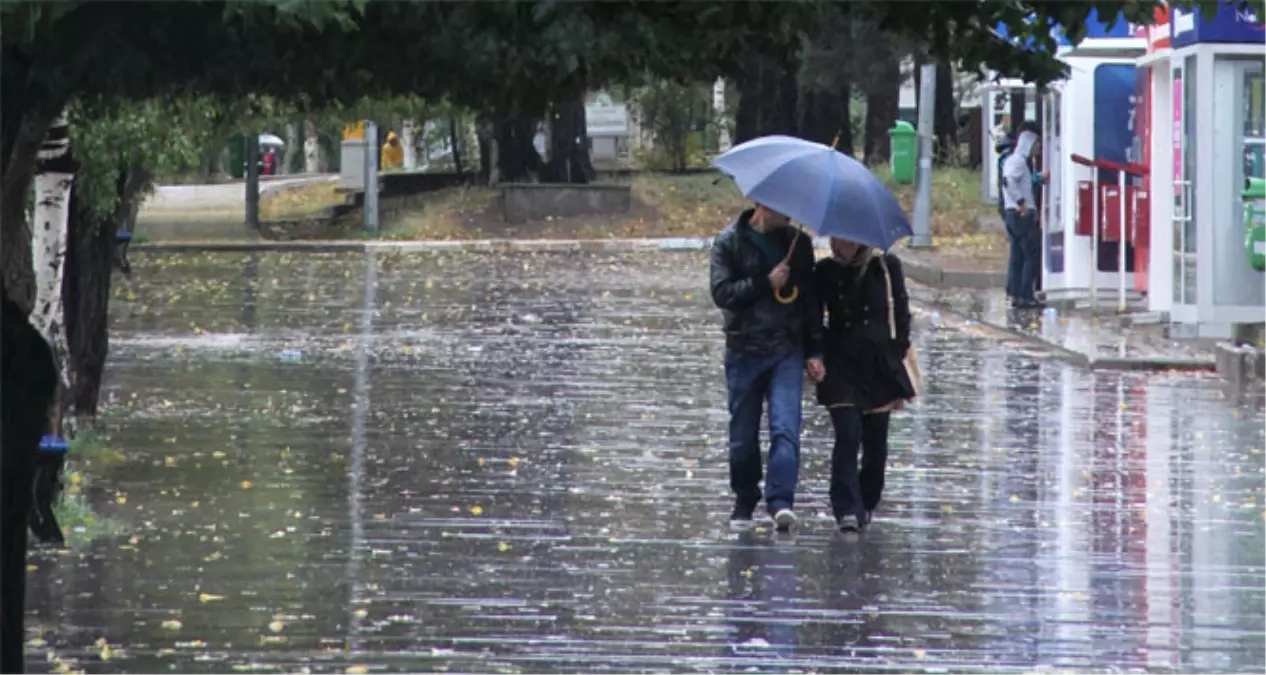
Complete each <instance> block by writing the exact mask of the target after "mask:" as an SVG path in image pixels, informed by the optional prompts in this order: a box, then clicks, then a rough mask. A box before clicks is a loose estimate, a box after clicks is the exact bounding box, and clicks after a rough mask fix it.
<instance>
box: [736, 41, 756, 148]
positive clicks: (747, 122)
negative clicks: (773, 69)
mask: <svg viewBox="0 0 1266 675" xmlns="http://www.w3.org/2000/svg"><path fill="white" fill-rule="evenodd" d="M734 84H735V88H737V89H738V92H739V102H738V109H737V110H735V111H734V143H735V144H736V145H737V144H740V143H746V142H747V141H750V140H752V139H753V138H756V137H758V136H760V107H761V104H760V101H761V67H760V58H759V57H758V56H756V55H755V54H750V53H749V54H748V55H747V56H745V57H744V58H743V64H742V68H741V72H740V73H739V76H738V77H737V78H736V79H735V81H734Z"/></svg>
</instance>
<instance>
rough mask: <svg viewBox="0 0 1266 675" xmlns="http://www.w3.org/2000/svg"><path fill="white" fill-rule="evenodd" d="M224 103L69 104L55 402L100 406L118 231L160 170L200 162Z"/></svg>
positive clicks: (129, 226)
mask: <svg viewBox="0 0 1266 675" xmlns="http://www.w3.org/2000/svg"><path fill="white" fill-rule="evenodd" d="M225 107H226V106H224V105H221V104H219V102H217V101H215V100H213V99H210V98H208V97H178V98H161V99H158V98H156V99H149V100H144V101H138V102H130V103H129V104H127V105H108V104H106V105H100V106H93V105H91V104H89V103H88V102H83V101H81V102H79V103H77V104H75V105H72V107H71V109H70V113H71V114H70V122H71V124H70V129H71V139H72V142H73V147H74V148H75V149H76V158H77V159H76V167H75V180H74V184H73V187H72V188H71V191H70V201H69V204H70V208H69V213H68V215H69V218H68V226H67V236H66V240H67V246H66V251H65V256H66V265H65V270H66V273H65V275H64V279H63V284H62V287H61V297H62V303H63V306H64V310H65V314H64V322H65V326H66V334H67V336H68V343H69V354H68V357H67V361H68V371H69V376H68V384H69V389H68V391H67V395H66V396H65V397H64V398H63V399H62V400H61V401H60V402H59V404H60V405H61V406H62V407H63V408H64V409H66V410H67V411H71V412H73V414H74V415H75V416H76V417H81V418H82V417H93V416H95V415H96V413H97V403H98V396H99V393H100V389H101V377H102V374H103V373H104V370H105V363H106V354H107V351H108V340H107V333H106V329H107V325H108V320H109V298H110V289H111V277H112V271H113V269H114V267H115V262H116V256H115V251H116V248H115V239H116V235H117V234H118V233H119V232H120V231H123V232H131V231H132V230H133V229H134V226H135V222H136V215H137V211H138V210H139V208H140V206H141V202H142V201H143V200H144V198H145V196H146V195H147V194H148V193H149V192H150V191H151V190H152V189H153V187H154V184H155V179H156V178H157V177H158V176H163V175H173V174H175V173H178V172H179V171H181V170H184V169H187V168H188V167H191V166H197V164H198V162H199V161H200V158H201V156H202V148H204V147H206V146H207V145H208V144H209V143H210V142H211V141H212V140H213V139H214V138H215V136H214V135H215V134H216V133H217V132H218V131H219V128H220V127H219V125H218V124H217V122H215V121H213V118H215V117H216V114H217V112H216V111H221V110H223V109H224V108H225Z"/></svg>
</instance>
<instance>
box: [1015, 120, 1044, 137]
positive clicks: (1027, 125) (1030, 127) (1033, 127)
mask: <svg viewBox="0 0 1266 675" xmlns="http://www.w3.org/2000/svg"><path fill="white" fill-rule="evenodd" d="M1026 131H1032V132H1033V133H1035V134H1037V135H1038V136H1041V135H1042V128H1041V127H1039V126H1038V125H1037V122H1035V121H1033V120H1025V121H1023V122H1021V123H1020V126H1018V127H1016V128H1015V132H1014V133H1013V134H1012V136H1014V137H1015V138H1019V137H1020V134H1022V133H1024V132H1026Z"/></svg>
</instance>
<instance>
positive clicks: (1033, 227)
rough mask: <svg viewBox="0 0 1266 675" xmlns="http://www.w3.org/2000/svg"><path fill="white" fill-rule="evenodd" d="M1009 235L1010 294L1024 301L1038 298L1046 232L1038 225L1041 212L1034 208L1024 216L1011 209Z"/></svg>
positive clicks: (1008, 288)
mask: <svg viewBox="0 0 1266 675" xmlns="http://www.w3.org/2000/svg"><path fill="white" fill-rule="evenodd" d="M1005 222H1006V225H1007V238H1009V239H1010V240H1011V259H1010V261H1009V262H1008V264H1007V295H1009V296H1011V297H1012V298H1015V299H1016V300H1018V301H1020V302H1033V301H1034V300H1036V298H1035V297H1034V295H1033V293H1034V291H1035V290H1036V289H1037V274H1038V266H1039V264H1040V263H1041V262H1042V260H1041V258H1042V231H1041V230H1039V229H1038V227H1037V212H1036V211H1033V210H1032V209H1030V210H1029V211H1027V212H1026V213H1025V214H1024V215H1023V216H1021V215H1020V213H1019V211H1016V210H1015V209H1007V210H1006V216H1005Z"/></svg>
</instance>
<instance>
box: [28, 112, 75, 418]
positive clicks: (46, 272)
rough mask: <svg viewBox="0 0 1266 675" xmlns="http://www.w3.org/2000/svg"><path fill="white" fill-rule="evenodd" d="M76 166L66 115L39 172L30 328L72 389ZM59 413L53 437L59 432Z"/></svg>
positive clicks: (52, 131) (53, 131)
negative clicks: (66, 291)
mask: <svg viewBox="0 0 1266 675" xmlns="http://www.w3.org/2000/svg"><path fill="white" fill-rule="evenodd" d="M74 180H75V163H74V158H73V157H72V156H71V152H70V125H69V122H68V120H67V118H66V114H65V113H64V112H63V113H62V114H61V115H59V116H58V117H57V119H56V120H55V121H54V122H53V124H52V126H50V127H49V129H48V135H47V136H46V137H45V140H44V145H43V146H42V147H41V148H40V151H39V155H38V159H37V163H36V167H35V181H34V183H35V219H34V226H33V227H32V228H31V230H32V232H31V253H32V257H33V260H32V262H33V263H34V270H35V304H34V306H33V307H32V310H31V317H30V320H31V325H33V326H35V329H36V330H38V331H39V332H40V335H42V336H44V339H45V340H47V341H48V344H49V346H50V347H52V349H53V358H54V359H55V360H56V362H57V369H58V373H59V375H60V378H59V379H60V384H61V387H69V386H70V374H69V371H68V365H69V362H68V360H67V358H66V355H67V349H66V319H65V313H64V312H63V310H62V276H63V274H64V268H63V265H62V263H63V262H65V260H66V222H67V219H68V217H69V214H70V210H69V209H70V188H71V185H72V184H73V183H74ZM60 427H61V414H60V410H59V411H58V413H57V414H56V415H55V419H54V428H53V432H54V433H60V432H61V429H60Z"/></svg>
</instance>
